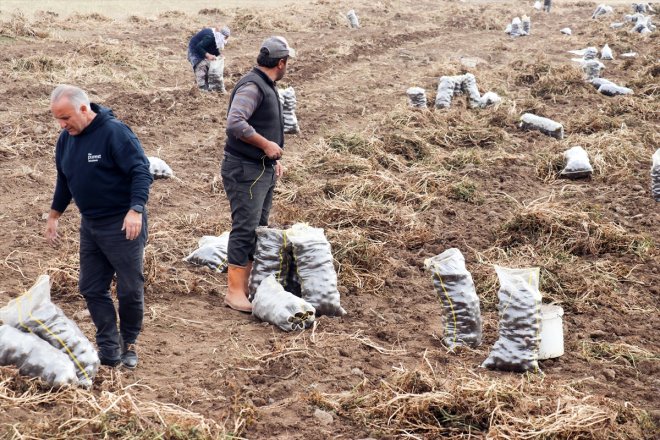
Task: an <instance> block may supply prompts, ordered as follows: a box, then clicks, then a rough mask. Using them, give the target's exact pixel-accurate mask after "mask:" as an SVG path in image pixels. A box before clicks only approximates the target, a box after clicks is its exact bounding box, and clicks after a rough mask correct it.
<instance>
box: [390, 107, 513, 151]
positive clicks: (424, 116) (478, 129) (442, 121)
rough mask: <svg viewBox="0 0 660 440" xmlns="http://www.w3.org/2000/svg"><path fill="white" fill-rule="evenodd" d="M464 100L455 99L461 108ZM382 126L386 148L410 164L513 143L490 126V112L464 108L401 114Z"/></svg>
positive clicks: (498, 129) (506, 135)
mask: <svg viewBox="0 0 660 440" xmlns="http://www.w3.org/2000/svg"><path fill="white" fill-rule="evenodd" d="M460 100H461V97H457V98H455V101H456V104H457V107H460ZM380 126H381V127H383V128H381V132H382V133H381V134H380V139H381V140H382V143H383V148H384V149H385V150H386V151H387V152H389V153H392V154H397V155H400V156H403V158H405V159H406V160H408V161H417V160H422V159H425V158H428V157H430V156H436V155H437V154H438V148H443V149H449V150H453V149H455V148H470V147H475V148H494V147H496V146H498V145H501V144H504V143H505V142H507V141H508V140H509V136H508V134H507V133H506V131H504V130H503V129H502V128H500V127H493V126H490V125H489V118H488V111H485V112H483V114H482V112H474V111H465V110H464V109H461V108H455V109H454V108H452V109H450V110H448V111H446V112H444V111H421V112H410V111H405V110H397V111H394V112H392V113H391V114H389V115H388V117H387V118H385V119H384V120H383V121H382V122H381V124H380Z"/></svg>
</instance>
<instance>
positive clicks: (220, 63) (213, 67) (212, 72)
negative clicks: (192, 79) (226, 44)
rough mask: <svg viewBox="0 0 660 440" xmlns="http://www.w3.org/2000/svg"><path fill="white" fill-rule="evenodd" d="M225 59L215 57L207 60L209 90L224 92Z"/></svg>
mask: <svg viewBox="0 0 660 440" xmlns="http://www.w3.org/2000/svg"><path fill="white" fill-rule="evenodd" d="M224 75H225V59H224V57H217V58H216V59H215V60H212V61H211V62H209V90H213V91H219V92H223V93H224V92H225V77H224Z"/></svg>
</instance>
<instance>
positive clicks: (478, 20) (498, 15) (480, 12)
mask: <svg viewBox="0 0 660 440" xmlns="http://www.w3.org/2000/svg"><path fill="white" fill-rule="evenodd" d="M443 16H444V25H445V26H447V27H450V28H453V29H469V30H480V31H492V30H500V29H503V26H502V23H503V22H505V21H506V17H507V13H506V12H505V11H504V10H503V9H500V8H498V9H494V8H493V7H492V5H489V6H488V7H486V6H472V7H465V6H464V7H452V8H450V9H449V10H448V11H446V13H444V14H443Z"/></svg>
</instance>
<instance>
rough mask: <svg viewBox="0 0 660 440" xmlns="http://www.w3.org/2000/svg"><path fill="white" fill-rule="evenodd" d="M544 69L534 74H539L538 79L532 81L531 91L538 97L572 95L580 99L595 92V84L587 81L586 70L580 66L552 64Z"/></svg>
mask: <svg viewBox="0 0 660 440" xmlns="http://www.w3.org/2000/svg"><path fill="white" fill-rule="evenodd" d="M543 69H545V68H544V67H543V68H542V69H541V70H539V71H536V72H535V73H534V74H533V75H538V79H537V80H536V81H534V82H533V83H532V86H531V90H530V92H531V94H532V96H534V97H536V98H542V99H549V100H554V99H555V98H556V97H557V96H570V97H571V98H575V99H579V98H580V97H585V96H589V95H593V93H594V89H593V86H592V85H591V84H589V83H587V82H586V81H585V79H584V72H582V69H580V68H579V67H576V66H573V65H571V66H551V67H550V68H549V69H548V70H547V72H545V73H542V71H543ZM521 80H522V79H521Z"/></svg>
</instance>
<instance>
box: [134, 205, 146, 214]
mask: <svg viewBox="0 0 660 440" xmlns="http://www.w3.org/2000/svg"><path fill="white" fill-rule="evenodd" d="M131 209H132V210H133V211H135V212H137V213H140V214H142V213H143V212H144V206H142V205H133V206H131Z"/></svg>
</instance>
